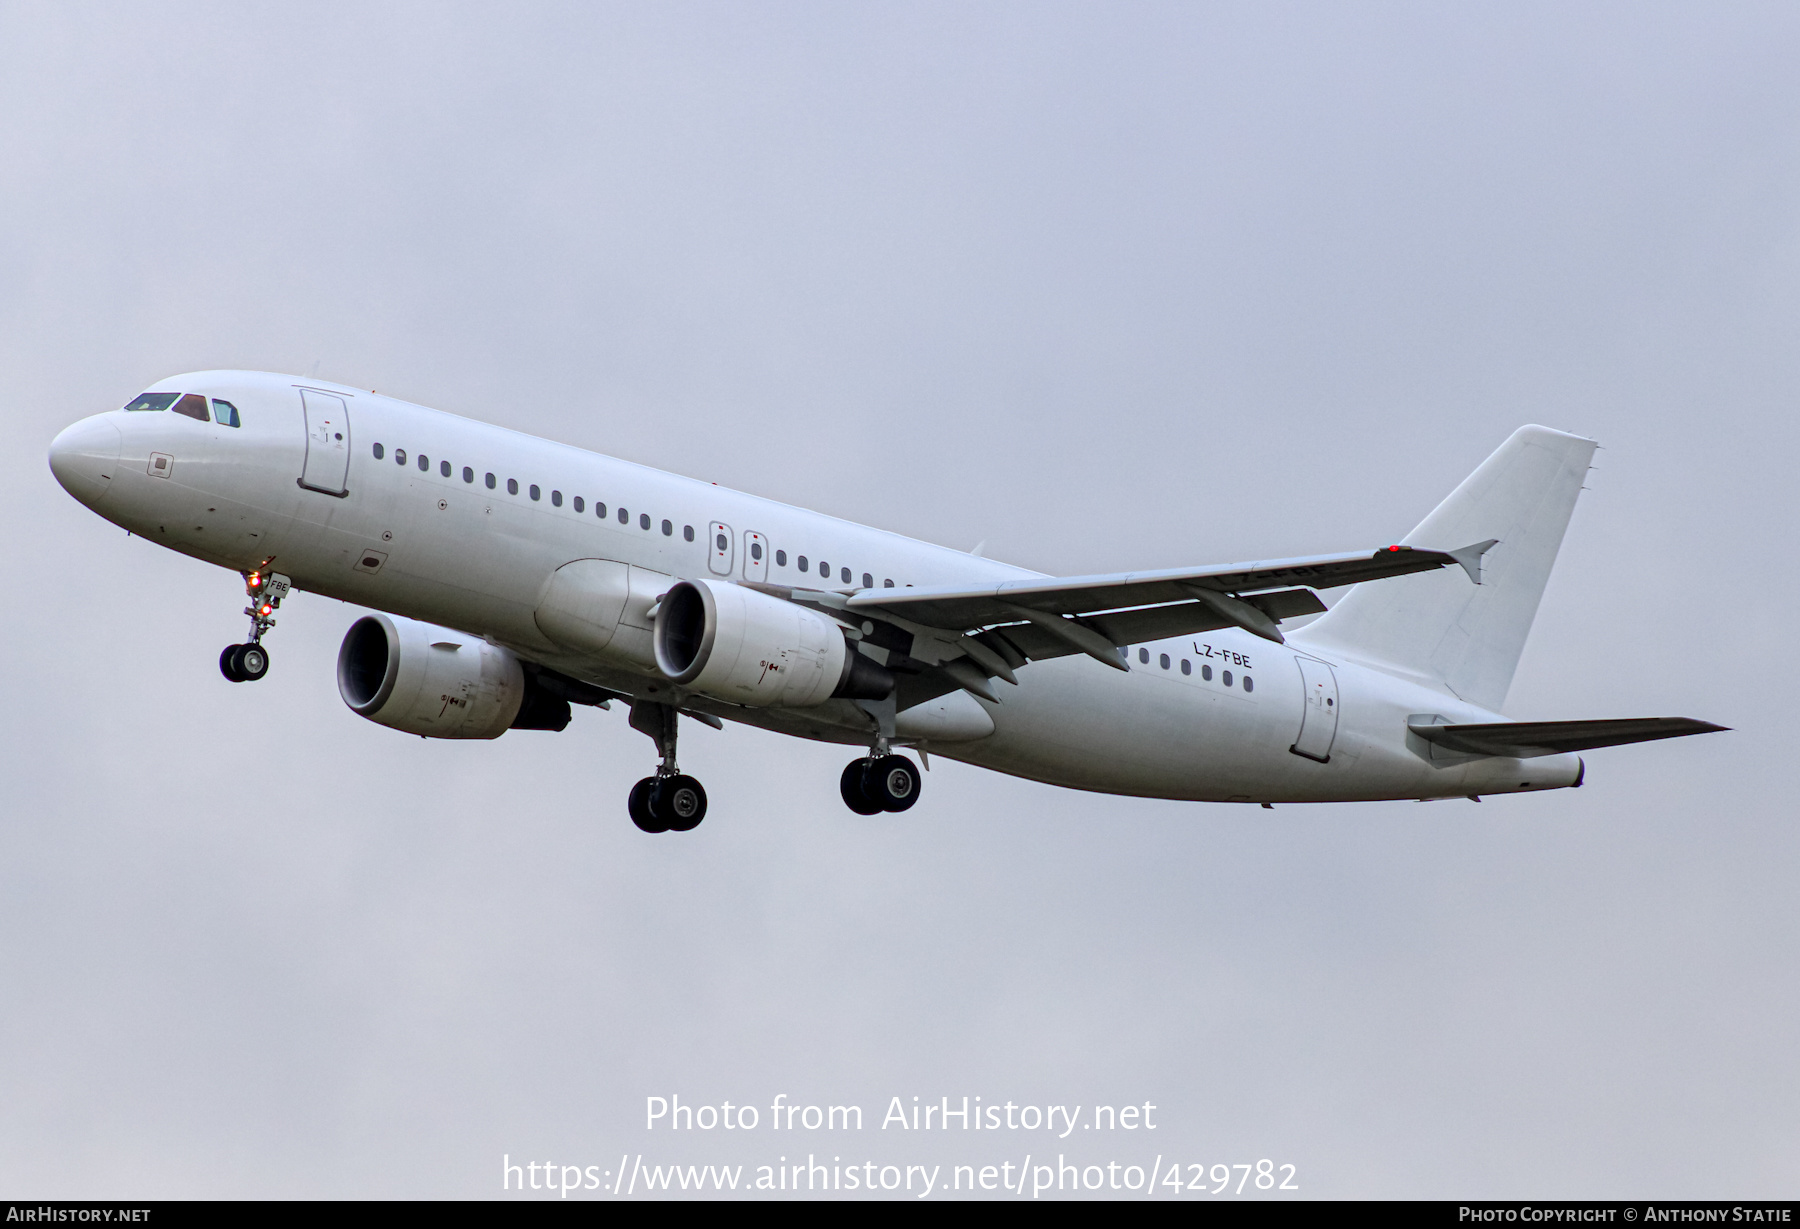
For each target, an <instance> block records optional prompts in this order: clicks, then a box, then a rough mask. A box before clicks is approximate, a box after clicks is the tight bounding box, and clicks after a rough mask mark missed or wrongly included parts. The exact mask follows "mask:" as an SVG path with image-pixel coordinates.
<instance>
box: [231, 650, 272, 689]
mask: <svg viewBox="0 0 1800 1229" xmlns="http://www.w3.org/2000/svg"><path fill="white" fill-rule="evenodd" d="M231 664H232V665H234V666H236V667H237V672H238V674H239V675H241V676H242V677H243V680H244V681H245V682H246V683H254V682H257V681H258V680H260V679H261V678H262V676H263V675H265V674H267V673H268V672H269V650H267V649H265V648H263V647H262V645H260V644H240V645H238V648H237V652H236V653H235V654H233V655H232V658H231Z"/></svg>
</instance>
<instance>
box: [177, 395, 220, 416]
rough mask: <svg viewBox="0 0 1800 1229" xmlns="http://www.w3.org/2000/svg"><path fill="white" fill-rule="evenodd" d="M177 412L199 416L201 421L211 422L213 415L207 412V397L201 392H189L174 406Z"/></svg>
mask: <svg viewBox="0 0 1800 1229" xmlns="http://www.w3.org/2000/svg"><path fill="white" fill-rule="evenodd" d="M172 408H173V409H174V411H175V412H176V413H177V414H186V415H187V416H188V417H189V418H198V419H199V420H200V421H201V422H211V421H212V415H210V414H208V413H207V412H206V398H205V397H202V396H201V395H200V394H199V393H189V394H188V395H187V396H185V397H183V398H182V399H181V400H180V401H177V402H176V403H175V404H174V406H173V407H172Z"/></svg>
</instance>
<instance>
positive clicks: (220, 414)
mask: <svg viewBox="0 0 1800 1229" xmlns="http://www.w3.org/2000/svg"><path fill="white" fill-rule="evenodd" d="M213 421H214V422H216V423H218V424H219V425H220V426H221V427H241V426H243V425H244V424H243V423H242V422H241V421H239V419H238V412H237V406H235V405H233V404H231V402H229V401H220V400H218V399H216V398H215V399H214V401H213Z"/></svg>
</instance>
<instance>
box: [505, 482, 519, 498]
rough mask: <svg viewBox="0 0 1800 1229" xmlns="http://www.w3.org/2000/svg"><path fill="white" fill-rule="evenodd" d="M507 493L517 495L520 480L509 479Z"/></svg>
mask: <svg viewBox="0 0 1800 1229" xmlns="http://www.w3.org/2000/svg"><path fill="white" fill-rule="evenodd" d="M506 493H507V494H508V495H517V494H518V493H519V480H518V479H517V478H508V479H507V480H506Z"/></svg>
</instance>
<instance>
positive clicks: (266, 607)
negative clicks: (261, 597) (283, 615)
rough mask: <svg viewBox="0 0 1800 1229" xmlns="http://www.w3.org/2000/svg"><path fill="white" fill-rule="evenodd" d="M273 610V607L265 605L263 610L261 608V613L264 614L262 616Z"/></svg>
mask: <svg viewBox="0 0 1800 1229" xmlns="http://www.w3.org/2000/svg"><path fill="white" fill-rule="evenodd" d="M274 609H275V608H274V607H273V606H268V605H265V606H264V607H263V608H262V612H263V613H264V614H268V613H269V612H270V611H271V610H274Z"/></svg>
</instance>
